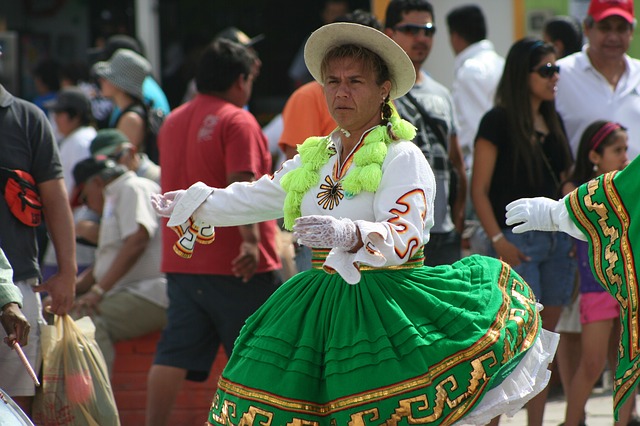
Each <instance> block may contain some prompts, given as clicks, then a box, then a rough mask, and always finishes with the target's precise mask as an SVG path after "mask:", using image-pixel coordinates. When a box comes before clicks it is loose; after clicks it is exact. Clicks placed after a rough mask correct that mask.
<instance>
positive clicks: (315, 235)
mask: <svg viewBox="0 0 640 426" xmlns="http://www.w3.org/2000/svg"><path fill="white" fill-rule="evenodd" d="M293 236H294V238H296V239H297V240H298V242H299V243H300V244H303V245H305V246H308V247H318V248H320V247H324V248H334V247H339V248H344V249H347V250H350V249H352V248H354V247H356V245H357V244H358V238H359V237H358V230H357V227H356V224H355V223H353V221H352V220H351V219H347V218H344V219H336V218H335V217H332V216H302V217H299V218H297V219H296V222H295V224H294V225H293Z"/></svg>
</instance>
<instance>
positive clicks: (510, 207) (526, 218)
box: [506, 197, 561, 234]
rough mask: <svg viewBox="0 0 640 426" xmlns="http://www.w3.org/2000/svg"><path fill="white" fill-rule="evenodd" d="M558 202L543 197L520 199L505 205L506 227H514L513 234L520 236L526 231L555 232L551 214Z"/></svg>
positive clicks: (555, 225) (556, 228)
mask: <svg viewBox="0 0 640 426" xmlns="http://www.w3.org/2000/svg"><path fill="white" fill-rule="evenodd" d="M560 203H561V202H560V201H556V200H552V199H550V198H545V197H536V198H520V199H519V200H515V201H512V202H511V203H509V204H507V207H506V208H507V215H506V216H507V220H506V224H507V225H515V224H519V225H517V226H514V227H513V232H514V233H515V234H521V233H523V232H527V231H557V230H558V224H557V223H554V221H553V218H552V216H551V212H552V211H553V209H554V208H555V207H557V206H558V204H560Z"/></svg>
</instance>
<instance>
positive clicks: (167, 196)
mask: <svg viewBox="0 0 640 426" xmlns="http://www.w3.org/2000/svg"><path fill="white" fill-rule="evenodd" d="M185 192H187V191H186V190H184V189H179V190H177V191H170V192H165V193H164V194H151V206H152V207H153V209H154V210H155V211H156V213H158V214H159V215H160V216H163V217H170V216H171V213H173V209H174V208H175V207H176V205H177V204H178V201H179V200H180V197H182V196H183V195H184V193H185Z"/></svg>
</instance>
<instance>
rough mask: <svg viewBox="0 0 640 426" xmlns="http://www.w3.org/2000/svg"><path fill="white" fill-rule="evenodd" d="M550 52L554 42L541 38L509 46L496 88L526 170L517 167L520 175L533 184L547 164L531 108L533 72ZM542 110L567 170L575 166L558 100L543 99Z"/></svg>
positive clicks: (519, 160)
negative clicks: (561, 122)
mask: <svg viewBox="0 0 640 426" xmlns="http://www.w3.org/2000/svg"><path fill="white" fill-rule="evenodd" d="M548 54H555V53H554V49H553V46H552V45H551V44H546V43H544V42H542V41H541V40H538V39H535V38H523V39H521V40H518V41H517V42H515V43H514V44H513V45H512V46H511V49H509V53H508V55H507V59H506V61H505V64H504V71H503V73H502V77H501V78H500V83H498V88H497V90H496V99H495V104H496V106H499V107H502V108H503V109H504V111H505V113H506V115H507V123H508V126H509V131H510V135H511V138H512V140H511V142H512V147H513V154H514V161H515V162H516V164H519V165H522V167H524V170H522V169H519V168H518V167H515V168H514V171H515V172H516V173H517V174H518V175H521V173H522V172H524V176H525V177H526V178H527V180H528V182H529V183H530V184H534V183H535V182H538V181H539V180H540V176H541V173H542V170H544V167H545V166H544V163H543V159H542V155H544V153H538V152H536V151H538V150H540V147H539V146H536V145H537V144H534V143H533V142H534V141H535V138H536V132H535V129H534V127H533V111H531V102H530V99H531V90H530V88H529V73H530V72H531V69H532V68H533V67H534V66H535V65H536V64H537V63H538V62H540V60H541V59H542V58H543V57H544V56H546V55H548ZM540 113H541V114H542V117H543V118H544V121H545V123H546V125H547V128H548V129H549V134H550V135H552V136H553V137H554V138H555V140H556V141H557V142H558V143H559V144H560V145H561V146H562V149H563V151H564V152H563V163H564V164H563V166H564V167H563V170H565V171H567V170H569V168H570V167H571V153H570V151H569V145H568V142H567V137H566V135H565V133H564V129H563V128H562V125H561V124H560V119H559V118H558V114H557V112H556V107H555V103H554V101H543V102H542V104H541V105H540ZM540 154H542V155H540ZM516 177H517V176H514V178H516Z"/></svg>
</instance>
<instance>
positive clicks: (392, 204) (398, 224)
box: [168, 132, 435, 284]
mask: <svg viewBox="0 0 640 426" xmlns="http://www.w3.org/2000/svg"><path fill="white" fill-rule="evenodd" d="M330 137H331V138H332V142H333V144H334V146H335V148H336V152H340V144H341V142H340V134H339V132H334V133H333V134H332V135H331V136H330ZM361 146H362V140H361V141H360V142H359V143H358V144H357V145H356V147H355V148H354V150H353V151H352V152H351V153H350V154H349V155H348V156H347V158H346V159H345V161H344V162H342V164H340V163H339V161H338V157H339V156H338V155H337V154H333V155H332V156H331V157H330V159H329V161H328V162H327V164H325V165H324V166H322V167H321V168H320V170H319V174H320V179H319V182H318V183H317V184H316V185H315V186H314V187H312V189H311V190H309V191H308V192H307V193H306V194H305V196H304V197H303V200H302V204H301V206H300V209H301V212H302V215H303V216H308V215H330V216H334V217H336V218H349V219H351V220H353V221H354V222H355V223H356V225H357V226H358V228H359V229H360V233H361V236H362V241H363V242H364V246H363V247H362V248H361V249H360V250H359V251H358V252H356V253H349V252H348V251H347V250H346V249H339V248H333V249H332V250H331V253H330V254H329V256H328V257H327V259H326V261H325V266H326V267H329V268H332V269H334V270H336V271H337V272H338V273H339V274H340V275H341V276H342V277H343V278H344V279H345V280H346V281H347V282H349V283H350V284H355V283H357V282H358V281H359V280H360V273H359V270H358V265H359V264H365V265H370V266H374V267H383V266H393V265H401V264H403V263H405V262H406V261H407V260H409V258H411V256H412V255H413V254H415V253H416V251H417V250H418V249H419V248H420V247H422V246H423V245H424V244H426V243H427V242H428V241H429V229H430V228H431V227H432V226H433V203H434V198H435V178H434V175H433V172H432V171H431V167H430V166H429V163H428V162H427V160H426V159H425V157H424V155H423V154H422V152H421V151H420V149H419V148H418V147H417V146H416V145H414V144H413V143H412V142H408V141H401V142H394V143H391V144H389V145H388V152H387V156H386V158H385V160H384V162H383V164H382V180H381V182H380V185H379V187H378V190H377V191H376V192H375V193H371V192H364V191H363V192H361V193H359V194H357V195H355V196H352V195H349V194H346V193H345V191H344V189H342V186H341V180H342V179H343V178H344V177H345V176H347V175H348V174H349V173H350V172H351V170H353V168H354V167H355V166H353V164H352V163H353V161H352V160H353V155H354V153H355V152H356V151H357V150H358V149H359V148H360V147H361ZM301 164H302V162H301V160H300V156H299V155H296V156H295V157H294V158H293V159H291V160H289V161H286V162H285V163H283V165H282V167H281V168H280V170H278V171H277V172H276V173H274V175H273V176H268V175H265V176H263V177H262V178H260V179H259V180H257V181H254V182H236V183H233V184H231V185H229V186H228V187H227V188H224V189H217V188H216V189H215V190H214V189H213V188H210V187H207V186H206V185H204V184H203V183H201V182H199V183H196V184H194V185H193V186H192V187H191V188H189V190H188V191H187V193H186V194H185V195H184V196H182V197H181V198H180V199H179V200H178V203H177V205H176V207H175V209H174V211H173V213H172V215H171V219H170V221H169V224H168V226H172V225H180V224H182V223H184V222H186V221H187V220H188V219H189V217H190V216H191V215H193V216H194V217H195V219H196V220H197V221H202V222H205V223H208V224H210V225H213V226H237V225H245V224H250V223H256V222H262V221H265V220H271V219H277V218H281V217H283V215H284V213H283V204H284V200H285V197H286V195H287V193H286V192H285V191H284V190H283V189H282V187H281V186H280V181H281V179H282V177H283V176H284V175H285V174H286V173H288V172H289V171H291V170H294V169H296V168H298V167H300V166H301ZM203 201H204V202H203Z"/></svg>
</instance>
